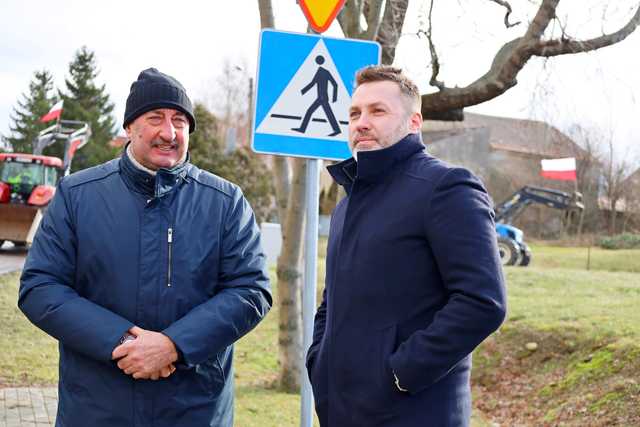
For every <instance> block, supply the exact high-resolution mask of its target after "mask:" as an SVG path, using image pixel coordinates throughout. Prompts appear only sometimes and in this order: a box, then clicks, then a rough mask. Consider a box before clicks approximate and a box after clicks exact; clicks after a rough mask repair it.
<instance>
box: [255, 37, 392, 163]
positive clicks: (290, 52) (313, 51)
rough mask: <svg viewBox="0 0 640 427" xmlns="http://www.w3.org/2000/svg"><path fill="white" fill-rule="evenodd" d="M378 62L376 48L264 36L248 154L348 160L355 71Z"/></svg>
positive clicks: (331, 40) (348, 42) (342, 41)
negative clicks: (350, 111) (250, 152)
mask: <svg viewBox="0 0 640 427" xmlns="http://www.w3.org/2000/svg"><path fill="white" fill-rule="evenodd" d="M379 61H380V45H379V44H377V43H374V42H370V41H362V40H350V39H334V38H330V37H320V36H317V35H314V34H296V33H286V32H282V31H275V30H269V29H267V30H263V31H262V33H261V37H260V56H259V61H258V62H259V64H258V76H257V79H256V82H257V83H256V103H255V115H254V119H255V120H254V125H253V135H252V148H253V149H254V151H256V152H258V153H265V154H279V155H289V156H300V157H312V158H313V157H315V158H324V159H332V160H340V159H346V158H348V157H350V156H351V151H350V150H349V145H348V141H347V135H348V129H349V107H350V105H351V92H352V90H351V88H352V87H353V80H354V76H355V74H356V71H358V70H359V69H360V68H362V67H364V66H366V65H371V64H377V63H379Z"/></svg>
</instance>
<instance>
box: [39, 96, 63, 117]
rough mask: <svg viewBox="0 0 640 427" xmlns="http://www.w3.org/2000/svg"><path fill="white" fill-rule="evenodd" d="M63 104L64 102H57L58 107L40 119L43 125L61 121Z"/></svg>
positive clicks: (52, 108) (54, 107)
mask: <svg viewBox="0 0 640 427" xmlns="http://www.w3.org/2000/svg"><path fill="white" fill-rule="evenodd" d="M63 102H64V101H63V100H60V101H58V102H56V105H54V106H53V107H51V110H49V112H48V113H47V114H45V115H44V116H42V117H40V121H41V122H42V123H46V122H50V121H51V120H56V119H59V118H60V115H61V114H62V103H63Z"/></svg>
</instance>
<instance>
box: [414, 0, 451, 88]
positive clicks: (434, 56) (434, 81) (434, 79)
mask: <svg viewBox="0 0 640 427" xmlns="http://www.w3.org/2000/svg"><path fill="white" fill-rule="evenodd" d="M432 12H433V0H431V3H430V4H429V16H428V18H427V22H428V27H427V31H426V32H424V31H419V32H418V35H419V34H421V33H424V34H425V35H426V36H427V41H428V42H429V52H430V53H431V79H430V80H429V84H430V85H431V86H434V87H437V88H438V90H444V89H446V87H445V84H444V82H441V81H439V80H438V74H440V60H439V59H438V52H437V51H436V46H435V45H434V44H433V24H432V22H431V14H432Z"/></svg>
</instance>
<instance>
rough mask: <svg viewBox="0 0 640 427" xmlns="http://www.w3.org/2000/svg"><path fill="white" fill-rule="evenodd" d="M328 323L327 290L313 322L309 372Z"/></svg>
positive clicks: (308, 362) (308, 364) (307, 360)
mask: <svg viewBox="0 0 640 427" xmlns="http://www.w3.org/2000/svg"><path fill="white" fill-rule="evenodd" d="M326 323H327V289H326V288H325V289H324V290H323V291H322V303H321V304H320V307H318V311H316V315H315V317H314V320H313V337H312V341H311V345H310V346H309V350H307V359H306V366H307V370H308V371H309V370H311V367H312V365H313V362H314V361H315V358H316V355H317V353H318V346H319V345H320V341H322V337H323V336H324V330H325V326H326Z"/></svg>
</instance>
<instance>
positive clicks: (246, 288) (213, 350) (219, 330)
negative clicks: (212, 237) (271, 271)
mask: <svg viewBox="0 0 640 427" xmlns="http://www.w3.org/2000/svg"><path fill="white" fill-rule="evenodd" d="M222 227H223V229H222V244H221V250H220V260H219V262H220V273H219V277H218V289H220V290H219V291H218V292H217V293H216V294H215V295H214V296H213V297H212V298H211V299H209V300H208V301H206V302H204V303H202V304H200V305H198V306H196V307H194V308H193V309H192V310H191V311H190V312H189V313H187V314H186V315H185V316H184V317H182V318H180V319H178V320H177V321H175V322H174V323H173V324H171V325H170V326H169V327H168V328H166V329H165V330H164V331H162V332H163V333H164V334H165V335H167V336H168V337H169V338H171V340H172V341H173V342H174V344H175V345H176V347H178V349H179V350H180V352H181V354H182V359H183V360H182V362H183V363H184V364H186V365H187V366H193V365H196V364H199V363H202V362H204V361H206V360H207V359H209V358H211V357H213V356H214V355H216V354H217V353H219V352H221V351H222V350H224V349H225V348H226V347H228V346H230V345H231V344H233V343H234V342H236V341H237V340H238V339H240V338H241V337H242V336H243V335H245V334H246V333H247V332H249V331H250V330H251V329H253V328H254V327H255V326H256V325H257V324H258V322H260V320H262V318H263V317H264V316H266V314H267V312H268V311H269V309H270V308H271V304H272V299H271V290H270V285H269V276H268V274H267V271H266V262H265V261H266V256H265V254H264V252H263V250H262V245H261V242H260V230H259V229H258V225H257V224H256V220H255V216H254V214H253V211H252V210H251V207H250V206H249V203H248V202H247V200H246V199H245V198H244V196H243V195H242V192H241V191H240V190H239V189H236V192H235V194H234V197H233V201H232V203H231V207H230V209H229V212H228V215H227V218H226V220H225V222H224V223H223V224H222Z"/></svg>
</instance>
